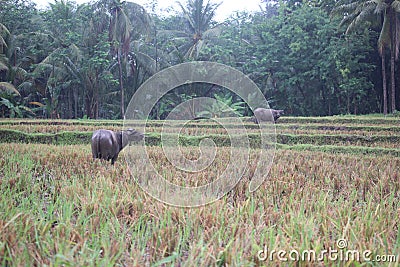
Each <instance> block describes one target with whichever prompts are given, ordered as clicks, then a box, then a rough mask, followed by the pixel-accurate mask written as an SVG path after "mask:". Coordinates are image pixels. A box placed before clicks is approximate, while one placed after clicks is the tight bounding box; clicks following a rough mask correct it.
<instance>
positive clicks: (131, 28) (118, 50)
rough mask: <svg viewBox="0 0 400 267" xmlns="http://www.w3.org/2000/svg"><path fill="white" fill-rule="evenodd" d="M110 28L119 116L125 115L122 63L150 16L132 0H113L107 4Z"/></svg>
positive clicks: (123, 63)
mask: <svg viewBox="0 0 400 267" xmlns="http://www.w3.org/2000/svg"><path fill="white" fill-rule="evenodd" d="M109 10H110V14H111V17H110V28H109V40H110V43H111V54H112V55H113V56H116V57H117V62H118V74H119V77H118V80H119V87H120V92H121V116H122V118H124V116H125V93H124V85H123V69H122V67H123V65H126V64H125V63H126V62H127V57H128V55H129V52H130V43H131V41H132V40H133V39H136V38H139V37H140V36H141V35H142V34H143V33H148V32H149V28H150V25H151V19H150V16H149V15H148V14H147V12H146V11H145V9H144V8H143V7H142V6H141V5H138V4H135V3H132V2H121V1H120V0H113V1H112V2H111V3H110V5H109Z"/></svg>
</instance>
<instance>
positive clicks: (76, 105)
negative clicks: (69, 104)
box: [74, 87, 79, 119]
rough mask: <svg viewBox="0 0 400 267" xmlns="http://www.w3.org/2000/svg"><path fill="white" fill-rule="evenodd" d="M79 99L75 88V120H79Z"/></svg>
mask: <svg viewBox="0 0 400 267" xmlns="http://www.w3.org/2000/svg"><path fill="white" fill-rule="evenodd" d="M78 99H79V95H78V89H77V88H76V87H74V118H75V119H77V118H78Z"/></svg>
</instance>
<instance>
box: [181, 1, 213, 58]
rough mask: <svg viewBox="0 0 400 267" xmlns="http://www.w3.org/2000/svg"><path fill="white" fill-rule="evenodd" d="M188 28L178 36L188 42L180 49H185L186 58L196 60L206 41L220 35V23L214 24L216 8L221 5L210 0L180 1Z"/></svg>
mask: <svg viewBox="0 0 400 267" xmlns="http://www.w3.org/2000/svg"><path fill="white" fill-rule="evenodd" d="M178 4H179V6H180V8H181V10H182V13H183V17H184V19H185V21H186V24H187V28H186V29H185V31H183V32H180V33H179V34H178V37H183V38H185V39H186V42H185V43H184V44H183V45H182V46H181V47H180V49H179V50H183V51H185V54H184V58H185V59H192V60H196V59H198V57H199V53H200V51H201V49H202V48H203V46H204V45H205V44H206V42H207V41H208V40H210V39H212V38H215V37H217V36H219V34H220V32H221V27H220V25H217V26H213V23H214V21H213V19H214V17H215V11H216V9H217V8H218V7H219V6H220V5H221V3H219V4H212V3H210V1H207V3H204V1H203V0H187V3H186V5H183V4H182V3H181V2H178Z"/></svg>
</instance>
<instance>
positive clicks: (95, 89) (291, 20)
mask: <svg viewBox="0 0 400 267" xmlns="http://www.w3.org/2000/svg"><path fill="white" fill-rule="evenodd" d="M378 2H379V1H378ZM378 2H376V4H375V6H368V3H369V2H368V3H364V2H363V1H360V0H354V1H350V2H348V1H347V2H345V1H339V2H338V1H333V0H332V1H331V0H319V1H291V0H290V1H280V2H273V1H266V0H264V1H261V0H260V5H261V7H262V8H263V9H262V10H260V12H258V13H254V14H247V13H243V12H242V13H237V14H232V16H231V17H230V18H228V19H227V20H226V21H224V22H216V21H215V20H214V17H215V14H216V13H218V12H219V6H218V5H217V4H215V3H214V2H212V1H210V2H209V1H202V0H187V1H180V5H177V7H176V10H174V11H175V12H169V13H168V15H165V14H163V15H161V14H157V13H155V12H153V10H154V9H152V10H148V9H147V10H146V9H145V8H143V7H141V6H139V5H137V4H134V3H131V2H123V1H111V0H99V1H95V2H91V3H89V4H82V5H77V4H76V3H75V2H74V1H64V0H60V1H58V0H57V1H54V2H53V3H51V4H50V5H49V6H48V7H47V8H46V9H45V10H38V9H37V8H36V7H35V5H34V4H33V3H32V2H31V0H3V1H2V2H1V8H0V116H1V117H42V118H83V117H86V118H105V119H118V118H122V117H123V113H124V110H125V107H126V106H127V104H128V102H129V100H130V99H131V97H132V95H133V94H134V93H135V91H136V90H137V89H138V88H139V87H140V85H141V84H142V83H143V82H144V81H146V80H147V79H148V78H149V77H151V76H152V75H153V74H154V73H156V72H157V71H159V70H161V69H164V68H166V67H169V66H173V65H176V64H179V63H182V62H188V61H192V60H206V61H216V62H220V63H224V64H227V65H229V66H232V67H234V68H236V69H238V70H240V71H242V72H243V73H245V74H246V75H248V76H249V77H250V78H251V79H252V80H254V81H255V82H256V84H257V85H258V86H259V88H260V89H261V91H262V92H263V94H264V95H265V97H266V99H268V100H269V102H270V105H271V106H272V107H277V108H279V109H284V110H285V111H286V114H290V115H305V116H309V115H333V114H365V113H385V114H386V113H387V112H395V111H396V109H398V106H399V97H400V93H399V88H400V86H398V84H400V83H399V82H400V81H399V78H398V77H400V76H399V75H398V73H397V72H398V71H397V70H398V69H399V65H398V64H399V63H398V62H397V61H396V59H397V55H398V46H399V43H398V42H399V40H400V39H399V38H397V36H399V34H398V28H399V6H400V5H399V4H398V0H393V1H389V2H384V1H383V2H382V3H380V2H379V3H378ZM154 3H156V2H154ZM374 3H375V2H374ZM369 4H371V3H369ZM371 5H372V4H371ZM363 8H364V9H365V10H364V9H363ZM373 10H375V11H374V12H372V11H373ZM340 25H341V26H340ZM346 29H347V30H346ZM386 70H390V71H386ZM198 96H207V97H214V96H220V99H222V100H223V98H222V97H221V96H225V97H226V99H225V100H226V102H227V103H228V102H229V101H230V103H231V104H232V105H235V104H236V106H237V105H238V104H239V103H241V102H242V100H241V99H240V98H239V97H238V96H236V95H232V93H231V92H228V91H227V90H226V89H224V88H220V87H219V86H215V85H211V86H210V85H205V84H197V85H196V84H192V85H187V86H182V87H181V88H176V89H174V90H172V91H171V92H170V93H169V94H167V95H166V96H164V97H163V98H162V99H161V100H160V101H159V103H158V104H157V105H156V106H155V107H154V109H153V111H152V113H151V116H152V118H157V119H159V118H161V119H162V118H165V116H166V115H167V114H168V112H169V111H170V110H171V109H173V108H174V107H175V106H176V105H178V104H179V103H181V102H182V101H185V100H187V99H190V98H193V97H198ZM240 105H244V104H240ZM239 111H240V113H241V114H242V115H247V116H249V115H251V114H249V113H248V110H247V109H246V108H245V107H244V106H243V107H241V109H240V110H239Z"/></svg>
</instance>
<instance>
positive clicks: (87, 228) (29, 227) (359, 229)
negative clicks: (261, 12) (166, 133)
mask: <svg viewBox="0 0 400 267" xmlns="http://www.w3.org/2000/svg"><path fill="white" fill-rule="evenodd" d="M162 123H163V122H160V121H154V122H151V123H150V124H149V126H148V127H147V128H146V131H147V130H148V132H149V136H148V137H146V139H147V138H148V139H149V143H148V144H147V146H146V149H147V153H148V157H149V159H150V160H151V162H152V164H153V165H154V166H155V168H156V170H157V171H158V173H160V174H162V176H163V177H164V178H165V179H167V180H168V181H169V182H171V183H174V184H177V185H181V186H188V187H192V186H202V185H205V184H207V183H210V182H211V181H212V180H213V179H215V177H218V176H219V175H220V174H221V171H223V170H224V168H226V166H227V162H229V161H230V160H232V158H231V157H232V155H231V154H230V152H229V151H230V147H229V142H225V139H224V138H225V136H226V130H225V129H223V128H221V127H216V126H215V125H212V123H210V122H207V121H205V122H203V121H201V122H193V123H192V124H189V125H187V126H186V127H185V128H184V129H183V130H182V131H181V134H182V135H183V136H184V138H187V140H189V141H190V140H192V139H194V138H196V137H197V136H198V135H201V136H213V137H215V142H217V143H218V142H220V144H217V147H218V149H217V155H216V157H215V159H214V161H213V162H212V164H211V165H210V166H209V168H207V169H205V170H203V171H201V172H197V173H185V172H182V171H177V170H176V168H174V166H173V165H172V164H171V163H170V162H169V161H168V159H167V158H166V157H165V155H164V149H163V147H162V146H160V145H159V135H160V132H161V130H162ZM255 126H256V125H254V124H253V123H250V122H248V123H247V122H246V123H245V127H246V129H248V130H249V133H250V136H251V138H255V139H257V129H256V127H255ZM121 127H122V122H121V121H62V120H57V121H50V120H49V121H47V120H0V151H1V152H0V190H1V195H0V196H1V201H0V262H1V264H2V266H271V265H272V266H276V265H282V264H283V265H289V266H365V265H366V266H398V265H399V262H400V259H399V255H400V230H399V222H400V201H399V200H400V151H399V150H400V149H399V145H398V144H399V139H400V131H399V129H400V118H396V117H388V118H385V117H383V116H382V117H381V116H370V117H368V116H359V117H357V116H341V117H321V118H317V117H315V118H295V117H284V118H282V120H280V121H278V123H277V125H276V133H277V139H276V141H277V144H276V148H277V149H276V151H275V155H274V160H273V164H272V167H271V170H270V173H269V175H268V176H267V178H266V180H265V181H264V183H263V184H262V185H261V186H260V188H258V190H256V191H254V192H250V191H249V183H250V181H251V179H252V174H253V172H254V168H255V165H254V161H255V160H256V159H257V155H258V152H259V151H258V150H257V148H251V149H250V161H249V163H248V167H247V168H246V171H245V172H244V174H243V176H242V179H241V180H240V182H239V183H238V184H237V185H236V186H235V188H234V189H233V190H232V191H230V192H229V193H227V194H226V195H224V196H222V197H221V198H220V199H218V200H216V201H215V202H213V203H211V204H208V205H204V206H200V207H196V208H180V207H174V206H170V205H168V204H165V203H162V202H160V201H157V200H156V199H154V198H152V197H151V196H150V195H148V194H147V193H146V192H145V191H144V190H143V189H142V188H141V187H140V186H139V185H138V183H137V179H140V177H134V176H133V175H132V174H131V173H130V170H129V168H128V166H127V163H126V162H125V161H124V155H126V152H127V151H124V150H123V151H122V152H121V154H120V157H119V159H118V161H117V162H116V163H115V165H114V166H111V165H110V164H109V163H107V162H104V161H100V160H93V159H92V155H91V148H90V136H91V133H92V131H93V130H95V129H100V128H107V129H114V130H119V129H120V128H121ZM229 127H236V126H235V125H230V126H229ZM76 136H79V138H77V139H76V138H75V137H76ZM185 140H186V139H185ZM196 144H197V143H196V142H182V147H180V149H181V152H182V153H183V154H184V155H185V157H187V158H189V159H191V160H195V159H197V158H198V157H199V156H200V154H201V153H199V149H198V147H197V145H196ZM313 253H314V254H313Z"/></svg>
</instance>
